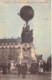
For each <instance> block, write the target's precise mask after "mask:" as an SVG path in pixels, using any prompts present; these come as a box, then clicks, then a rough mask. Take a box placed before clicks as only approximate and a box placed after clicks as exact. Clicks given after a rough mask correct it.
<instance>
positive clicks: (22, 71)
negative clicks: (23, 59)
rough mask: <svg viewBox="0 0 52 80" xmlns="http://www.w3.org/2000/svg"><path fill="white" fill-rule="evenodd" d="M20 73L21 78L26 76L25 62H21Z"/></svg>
mask: <svg viewBox="0 0 52 80" xmlns="http://www.w3.org/2000/svg"><path fill="white" fill-rule="evenodd" d="M21 74H22V77H23V78H25V77H26V74H27V64H26V63H22V64H21Z"/></svg>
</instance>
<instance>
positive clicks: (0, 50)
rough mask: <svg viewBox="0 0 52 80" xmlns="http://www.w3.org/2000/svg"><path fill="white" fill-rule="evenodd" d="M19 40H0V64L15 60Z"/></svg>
mask: <svg viewBox="0 0 52 80" xmlns="http://www.w3.org/2000/svg"><path fill="white" fill-rule="evenodd" d="M20 43H21V39H20V38H16V39H14V38H11V39H6V38H4V39H0V62H8V61H9V60H15V61H16V60H17V58H18V55H19V53H18V52H19V47H18V46H19V45H20Z"/></svg>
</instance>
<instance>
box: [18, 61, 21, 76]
mask: <svg viewBox="0 0 52 80" xmlns="http://www.w3.org/2000/svg"><path fill="white" fill-rule="evenodd" d="M17 69H18V77H19V76H20V74H21V64H20V63H18V64H17Z"/></svg>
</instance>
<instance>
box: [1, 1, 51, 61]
mask: <svg viewBox="0 0 52 80" xmlns="http://www.w3.org/2000/svg"><path fill="white" fill-rule="evenodd" d="M20 2H21V3H20ZM25 5H29V6H31V7H32V8H33V10H34V17H33V18H32V19H31V20H30V21H29V23H28V24H29V25H30V29H33V39H34V40H33V43H34V45H35V52H36V54H42V55H43V59H45V60H46V59H47V58H48V56H49V55H50V54H51V0H0V39H1V38H5V37H6V38H11V37H13V38H17V37H21V32H22V28H23V26H24V24H25V21H24V20H23V19H21V17H20V16H19V15H18V13H20V9H21V8H22V7H23V6H25Z"/></svg>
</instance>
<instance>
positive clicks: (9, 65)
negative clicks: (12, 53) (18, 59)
mask: <svg viewBox="0 0 52 80" xmlns="http://www.w3.org/2000/svg"><path fill="white" fill-rule="evenodd" d="M10 68H11V64H10V62H9V63H8V72H9V73H10Z"/></svg>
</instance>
